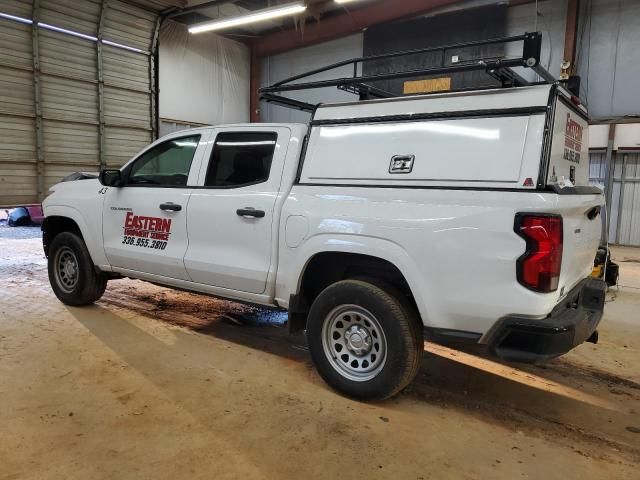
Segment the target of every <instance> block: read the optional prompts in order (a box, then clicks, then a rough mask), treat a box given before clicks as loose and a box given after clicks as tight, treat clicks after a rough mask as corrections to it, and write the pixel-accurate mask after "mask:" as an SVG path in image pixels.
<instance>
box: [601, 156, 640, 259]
mask: <svg viewBox="0 0 640 480" xmlns="http://www.w3.org/2000/svg"><path fill="white" fill-rule="evenodd" d="M612 161H613V165H614V167H613V181H612V184H611V186H612V189H611V190H612V193H611V208H610V211H611V215H610V218H609V242H611V243H616V244H619V245H632V246H640V152H637V151H625V150H617V151H616V152H614V153H613V156H612ZM589 168H590V171H589V177H590V178H589V180H590V181H591V182H593V183H596V184H599V185H601V186H603V188H604V187H605V185H606V183H607V182H606V177H607V167H606V151H604V150H592V151H591V152H589Z"/></svg>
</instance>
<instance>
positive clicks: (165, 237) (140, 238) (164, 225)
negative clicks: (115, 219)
mask: <svg viewBox="0 0 640 480" xmlns="http://www.w3.org/2000/svg"><path fill="white" fill-rule="evenodd" d="M123 230H124V236H123V239H122V243H123V244H124V245H131V246H134V247H145V248H151V249H155V250H164V249H165V248H167V244H168V242H169V236H170V235H171V219H170V218H160V217H145V216H142V215H135V214H134V213H133V211H130V212H127V213H126V215H125V217H124V226H123Z"/></svg>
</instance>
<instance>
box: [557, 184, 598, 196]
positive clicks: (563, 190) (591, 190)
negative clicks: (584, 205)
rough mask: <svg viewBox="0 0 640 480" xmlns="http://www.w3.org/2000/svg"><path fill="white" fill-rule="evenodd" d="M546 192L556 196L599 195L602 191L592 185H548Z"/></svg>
mask: <svg viewBox="0 0 640 480" xmlns="http://www.w3.org/2000/svg"><path fill="white" fill-rule="evenodd" d="M547 191H552V192H553V193H557V194H558V195H600V194H602V193H603V192H602V190H601V189H600V188H599V187H596V186H594V185H577V186H575V187H560V186H559V185H549V187H547Z"/></svg>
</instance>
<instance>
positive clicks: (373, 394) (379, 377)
mask: <svg viewBox="0 0 640 480" xmlns="http://www.w3.org/2000/svg"><path fill="white" fill-rule="evenodd" d="M392 292H393V293H391V292H390V291H387V290H385V289H383V288H381V287H379V286H376V285H373V284H371V283H368V282H365V281H362V280H342V281H340V282H337V283H334V284H332V285H330V286H329V287H327V288H326V289H325V290H323V291H322V292H321V293H320V295H318V297H317V298H316V299H315V301H314V302H313V305H312V306H311V310H310V312H309V317H308V321H307V343H308V345H309V351H310V353H311V358H312V360H313V363H314V364H315V366H316V369H317V370H318V373H319V374H320V376H321V377H322V378H323V379H324V380H325V381H326V382H327V383H328V384H329V385H330V386H331V387H333V388H334V389H336V390H337V391H339V392H341V393H343V394H345V395H347V396H349V397H353V398H357V399H360V400H384V399H386V398H389V397H392V396H393V395H395V394H397V393H398V392H400V391H401V390H402V389H403V388H405V387H406V386H407V385H408V384H409V383H411V381H412V380H413V379H414V378H415V376H416V374H417V373H418V370H419V368H420V362H421V359H422V352H423V349H424V347H423V345H424V341H423V337H422V327H421V324H420V320H419V318H418V315H417V313H416V311H415V309H414V308H412V307H411V305H410V304H409V303H408V302H407V301H406V300H404V299H403V298H401V296H399V294H398V293H397V292H395V291H393V290H392ZM361 314H362V316H361ZM358 317H360V318H358ZM341 319H345V321H344V322H343V321H341ZM374 322H375V325H372V324H373V323H374ZM365 324H366V325H365ZM341 325H342V326H341ZM346 325H349V326H348V327H346ZM367 325H368V326H369V327H370V328H369V330H366V326H367ZM338 327H339V328H338ZM343 327H344V330H340V329H342V328H343ZM351 329H355V330H351ZM359 329H361V330H359ZM378 329H380V330H381V332H382V333H383V336H382V337H380V335H378V336H375V335H374V331H377V330H378ZM340 332H343V333H345V334H346V335H341V334H340ZM350 332H351V335H353V333H354V332H355V333H356V334H357V336H356V337H353V336H350V335H349V334H350ZM361 332H364V333H361ZM367 334H368V335H367ZM336 335H337V337H336ZM365 337H368V338H369V339H370V340H371V342H372V343H370V344H369V345H368V347H369V348H370V350H368V352H369V354H368V355H369V356H366V355H367V354H366V353H364V352H362V351H357V350H351V348H352V347H356V348H359V347H361V346H362V345H363V343H362V342H360V340H361V339H362V338H365ZM348 338H351V339H352V338H356V339H357V340H358V341H357V343H356V344H353V343H352V342H351V341H350V340H348ZM376 338H382V339H383V340H384V342H385V344H386V345H385V346H384V349H382V347H380V348H381V350H380V351H384V352H385V358H384V360H383V363H382V364H380V366H378V367H377V369H374V370H372V371H371V372H364V373H363V374H362V377H359V378H358V377H356V375H360V373H359V372H357V371H356V370H357V369H361V370H363V371H364V370H365V369H364V367H365V366H366V367H368V368H373V366H374V361H376V360H377V358H376V359H373V361H371V362H366V364H365V362H364V361H363V360H361V359H363V358H366V359H367V360H369V359H370V357H372V355H371V352H373V353H375V352H376V350H375V349H374V348H372V347H375V346H376ZM323 339H324V340H323ZM364 344H366V342H364ZM342 345H344V346H342ZM338 348H340V350H338ZM343 348H344V350H342V349H343ZM363 349H364V350H365V351H366V347H363ZM336 352H338V353H336ZM343 352H344V354H343ZM354 352H355V353H354ZM345 354H346V355H347V357H348V359H346V360H345V359H342V357H344V355H345ZM349 355H351V356H349ZM351 359H354V360H355V363H349V362H351V361H352V360H351ZM378 361H379V360H378Z"/></svg>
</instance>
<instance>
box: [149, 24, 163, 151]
mask: <svg viewBox="0 0 640 480" xmlns="http://www.w3.org/2000/svg"><path fill="white" fill-rule="evenodd" d="M161 23H162V17H161V16H160V15H158V16H157V17H156V24H155V27H154V29H153V36H152V38H151V48H150V49H149V51H150V55H149V88H150V91H151V101H150V102H149V105H150V106H151V112H150V115H151V139H152V140H156V139H157V138H158V129H159V128H160V125H159V124H160V121H159V118H158V84H157V78H156V72H157V66H156V61H157V59H158V43H159V42H158V41H159V37H160V24H161Z"/></svg>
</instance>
